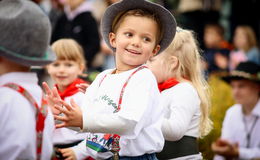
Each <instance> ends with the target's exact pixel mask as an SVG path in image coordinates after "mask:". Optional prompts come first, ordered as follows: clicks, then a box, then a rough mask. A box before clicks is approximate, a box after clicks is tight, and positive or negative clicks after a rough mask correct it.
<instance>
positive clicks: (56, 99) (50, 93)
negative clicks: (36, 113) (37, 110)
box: [42, 82, 61, 115]
mask: <svg viewBox="0 0 260 160" xmlns="http://www.w3.org/2000/svg"><path fill="white" fill-rule="evenodd" d="M42 86H43V88H44V90H45V92H46V100H47V102H48V105H49V106H50V107H51V110H52V113H53V114H54V115H58V114H60V111H59V110H57V109H55V107H54V105H55V104H56V105H61V103H60V100H61V98H60V95H59V93H58V90H57V88H56V87H53V89H52V90H51V89H50V87H49V86H48V84H47V83H46V82H43V83H42Z"/></svg>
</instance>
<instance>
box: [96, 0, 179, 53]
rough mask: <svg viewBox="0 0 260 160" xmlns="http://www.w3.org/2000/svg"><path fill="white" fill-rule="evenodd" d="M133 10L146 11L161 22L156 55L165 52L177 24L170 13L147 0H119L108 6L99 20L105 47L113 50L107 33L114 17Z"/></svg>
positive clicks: (110, 28) (110, 29) (110, 30)
mask: <svg viewBox="0 0 260 160" xmlns="http://www.w3.org/2000/svg"><path fill="white" fill-rule="evenodd" d="M133 9H144V10H148V11H150V12H152V13H154V14H155V15H157V16H158V18H159V19H160V21H161V25H162V30H163V35H162V40H161V41H160V42H159V45H160V46H161V48H160V50H159V52H158V53H160V52H162V51H163V50H165V49H166V48H167V47H168V45H169V44H170V43H171V42H172V40H173V38H174V35H175V32H176V25H177V24H176V21H175V18H174V16H173V15H172V14H171V12H169V11H168V10H167V9H166V8H164V7H163V6H161V5H159V4H156V3H153V2H149V1H147V0H121V1H119V2H117V3H114V4H112V5H110V6H109V7H108V8H107V9H106V11H105V13H104V16H103V17H102V20H101V33H102V36H103V38H104V40H105V42H106V43H107V45H108V46H109V47H110V48H111V49H113V50H115V49H114V48H113V47H112V46H111V44H110V42H109V33H110V32H112V23H113V21H114V19H115V18H116V16H117V15H118V14H120V13H122V12H126V11H128V10H133Z"/></svg>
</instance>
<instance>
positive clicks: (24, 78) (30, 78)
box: [0, 72, 38, 86]
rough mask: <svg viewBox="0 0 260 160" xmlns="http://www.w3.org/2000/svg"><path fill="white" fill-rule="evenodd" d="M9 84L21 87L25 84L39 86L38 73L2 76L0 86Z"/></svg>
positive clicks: (12, 73)
mask: <svg viewBox="0 0 260 160" xmlns="http://www.w3.org/2000/svg"><path fill="white" fill-rule="evenodd" d="M9 82H12V83H17V84H19V85H23V84H24V83H28V84H37V83H38V78H37V75H36V73H33V72H10V73H6V74H3V75H1V76H0V86H1V85H4V84H6V83H9Z"/></svg>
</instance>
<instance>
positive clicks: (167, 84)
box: [158, 78, 180, 92]
mask: <svg viewBox="0 0 260 160" xmlns="http://www.w3.org/2000/svg"><path fill="white" fill-rule="evenodd" d="M178 83H180V82H179V81H177V80H176V79H175V78H170V79H167V80H166V81H164V82H162V83H158V88H159V90H160V92H162V91H164V90H165V89H168V88H171V87H173V86H175V85H177V84H178Z"/></svg>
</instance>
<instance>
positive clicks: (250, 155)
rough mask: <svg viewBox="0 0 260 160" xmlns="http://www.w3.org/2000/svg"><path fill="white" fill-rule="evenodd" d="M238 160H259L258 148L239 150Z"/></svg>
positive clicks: (259, 152) (259, 151)
mask: <svg viewBox="0 0 260 160" xmlns="http://www.w3.org/2000/svg"><path fill="white" fill-rule="evenodd" d="M239 158H240V159H257V158H260V148H256V147H255V148H241V147H240V148H239Z"/></svg>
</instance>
